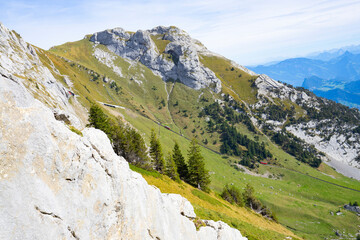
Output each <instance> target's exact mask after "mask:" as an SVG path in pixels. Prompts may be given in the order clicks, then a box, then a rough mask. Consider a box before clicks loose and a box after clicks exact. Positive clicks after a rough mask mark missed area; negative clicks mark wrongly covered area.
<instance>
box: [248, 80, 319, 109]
mask: <svg viewBox="0 0 360 240" xmlns="http://www.w3.org/2000/svg"><path fill="white" fill-rule="evenodd" d="M255 84H256V86H257V88H258V93H259V94H260V95H263V96H267V97H269V96H270V97H272V98H280V99H281V100H285V99H289V100H290V101H292V102H297V101H298V102H300V103H302V104H307V105H308V106H316V105H317V103H316V101H314V100H313V99H311V98H310V97H309V96H308V95H307V94H306V93H304V92H301V91H297V90H295V89H293V88H290V87H288V86H285V85H284V84H282V83H280V82H278V81H275V80H274V79H272V78H270V77H269V76H267V75H265V74H261V75H259V77H258V78H257V79H256V80H255Z"/></svg>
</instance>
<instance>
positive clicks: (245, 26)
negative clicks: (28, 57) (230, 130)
mask: <svg viewBox="0 0 360 240" xmlns="http://www.w3.org/2000/svg"><path fill="white" fill-rule="evenodd" d="M359 13H360V0H287V1H285V0H272V1H269V0H267V1H266V0H251V1H250V0H206V1H205V0H177V1H172V0H135V1H132V0H127V1H122V0H119V1H115V0H86V1H83V0H71V1H69V0H47V1H44V0H34V1H31V0H22V1H16V0H0V22H2V23H3V24H4V25H5V26H6V27H7V28H9V29H13V30H15V31H16V32H18V33H20V35H21V36H22V37H23V38H24V39H25V41H27V42H29V43H31V44H34V45H36V46H38V47H41V48H43V49H49V48H50V47H51V46H55V45H60V44H62V43H65V42H71V41H76V40H80V39H82V38H83V37H84V36H85V35H86V34H91V33H94V32H98V31H102V30H105V29H110V28H115V27H122V28H124V29H125V30H129V31H136V30H138V29H142V30H145V29H151V28H153V27H155V26H159V25H162V26H177V27H179V28H181V29H183V30H185V31H186V32H188V33H189V34H190V35H191V36H192V37H193V38H196V39H198V40H200V41H201V42H202V43H203V44H204V45H205V46H206V47H207V48H208V49H209V50H211V51H213V52H216V53H219V54H221V55H223V56H225V57H227V58H229V59H232V60H234V61H236V62H237V63H239V64H242V65H247V66H249V65H257V64H262V63H266V62H271V61H277V60H281V59H285V58H291V57H299V56H306V55H307V54H309V53H312V52H318V51H323V50H328V49H333V48H340V47H343V46H348V45H357V44H360V27H359V26H360V14H359Z"/></svg>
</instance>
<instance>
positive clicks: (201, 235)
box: [0, 25, 246, 239]
mask: <svg viewBox="0 0 360 240" xmlns="http://www.w3.org/2000/svg"><path fill="white" fill-rule="evenodd" d="M0 43H1V44H0V47H1V48H0V59H1V61H0V62H1V66H0V73H1V76H0V123H1V124H0V156H1V159H2V161H1V162H0V169H1V171H0V202H1V204H0V238H1V239H11V238H12V239H45V238H46V239H59V238H61V239H74V238H75V239H246V238H244V237H242V236H241V233H240V232H239V231H238V230H236V229H233V228H230V227H229V226H228V225H227V224H225V223H223V222H214V221H204V223H205V225H206V226H204V227H201V228H200V230H199V231H196V228H195V225H194V223H193V222H192V219H193V218H195V217H196V215H195V213H194V210H193V207H192V206H191V204H190V203H189V202H188V201H187V200H186V199H184V198H182V197H181V196H180V195H176V194H162V193H161V192H160V191H159V189H156V188H154V187H152V186H149V185H148V184H147V183H146V181H145V180H144V179H143V178H142V177H141V175H140V174H138V173H135V172H133V171H131V170H130V169H129V166H128V163H127V162H126V161H125V159H123V158H121V157H119V156H117V155H116V154H115V153H114V152H113V150H112V147H111V144H110V141H109V139H108V138H107V137H106V135H105V134H104V133H103V132H101V131H99V130H95V129H91V128H90V129H89V128H85V129H83V131H82V134H83V136H80V135H78V134H76V133H74V132H72V131H71V130H70V129H69V128H68V126H67V124H66V123H64V121H61V118H57V119H58V120H57V119H56V118H55V116H54V112H55V113H56V114H55V115H57V116H58V115H61V114H65V115H67V116H69V115H71V117H70V124H71V125H77V126H79V127H81V126H84V123H83V122H82V121H81V119H78V118H77V116H76V110H75V109H74V107H73V106H72V105H70V104H69V102H68V94H67V89H66V88H65V87H64V86H62V84H60V83H59V82H57V80H56V78H55V77H54V76H53V74H54V72H56V70H55V69H50V70H49V69H48V68H46V67H45V66H44V65H43V64H42V63H41V61H39V58H38V56H37V54H36V51H41V50H36V49H34V48H33V47H32V46H31V45H28V44H27V43H25V42H24V41H23V40H22V39H21V38H20V37H19V36H17V35H16V34H15V33H14V32H10V31H9V30H7V29H6V28H5V27H4V26H3V25H0ZM30 77H31V81H30V80H29V78H30ZM29 82H30V83H32V82H35V83H37V86H38V87H34V86H33V85H31V84H30V83H29ZM39 86H40V87H39ZM34 96H36V97H37V99H35V98H34ZM73 104H75V105H76V104H78V103H77V102H76V101H75V103H73Z"/></svg>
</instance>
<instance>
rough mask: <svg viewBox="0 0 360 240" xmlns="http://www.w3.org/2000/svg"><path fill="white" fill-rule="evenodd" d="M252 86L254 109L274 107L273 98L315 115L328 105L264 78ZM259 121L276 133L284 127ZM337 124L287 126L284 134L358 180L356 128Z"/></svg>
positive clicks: (319, 122) (317, 122)
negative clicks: (317, 152) (312, 146)
mask: <svg viewBox="0 0 360 240" xmlns="http://www.w3.org/2000/svg"><path fill="white" fill-rule="evenodd" d="M255 84H256V86H257V88H258V99H259V101H258V102H257V103H256V104H255V105H254V106H253V108H254V109H258V108H261V107H266V106H268V105H269V104H273V103H274V99H276V98H279V99H281V100H287V101H291V102H293V103H296V104H297V105H299V106H301V107H306V108H313V109H315V110H316V111H323V109H322V108H321V107H322V106H324V105H327V104H330V101H329V100H326V99H320V98H318V97H316V96H315V95H314V94H312V95H310V94H308V93H307V92H306V91H303V90H300V89H295V88H293V87H291V86H287V85H285V84H283V83H280V82H278V81H275V80H273V79H272V78H270V77H269V76H267V75H265V74H261V75H259V76H258V78H257V79H256V81H255ZM261 118H262V119H264V120H265V123H266V124H269V125H270V126H272V128H273V130H275V131H281V129H282V126H283V125H284V124H285V122H279V121H273V120H269V119H268V118H269V117H268V116H266V114H262V115H261ZM339 124H340V122H339V121H338V120H336V119H321V120H316V119H313V120H311V121H307V122H295V123H288V124H287V125H286V130H287V131H289V132H290V133H292V134H294V135H295V136H296V137H299V138H300V139H302V140H304V141H305V142H306V143H307V144H311V145H314V146H315V148H316V149H317V150H318V151H320V152H323V153H325V158H323V160H325V161H329V162H328V164H329V165H330V166H333V167H335V168H336V169H337V170H338V171H339V172H341V173H343V174H345V175H346V176H350V177H353V178H356V179H358V180H360V175H359V169H360V163H359V162H357V161H355V158H356V157H358V156H359V155H360V144H359V142H360V136H359V134H355V133H353V129H354V128H355V127H356V125H353V124H350V123H349V124H343V123H342V124H341V126H340V125H339ZM258 125H259V126H260V127H262V124H260V123H258ZM348 166H350V167H351V168H348Z"/></svg>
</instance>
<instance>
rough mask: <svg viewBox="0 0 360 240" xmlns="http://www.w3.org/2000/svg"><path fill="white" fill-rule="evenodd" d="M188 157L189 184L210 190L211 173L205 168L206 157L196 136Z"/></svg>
mask: <svg viewBox="0 0 360 240" xmlns="http://www.w3.org/2000/svg"><path fill="white" fill-rule="evenodd" d="M188 157H189V160H188V164H189V165H188V169H189V180H188V182H189V184H191V185H193V186H194V187H197V188H199V189H201V190H203V191H209V188H208V185H209V184H210V177H209V173H208V171H207V170H206V169H205V163H204V157H203V156H202V155H201V152H200V147H199V145H198V143H197V141H196V139H195V138H194V139H193V140H192V141H191V143H190V148H189V152H188Z"/></svg>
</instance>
